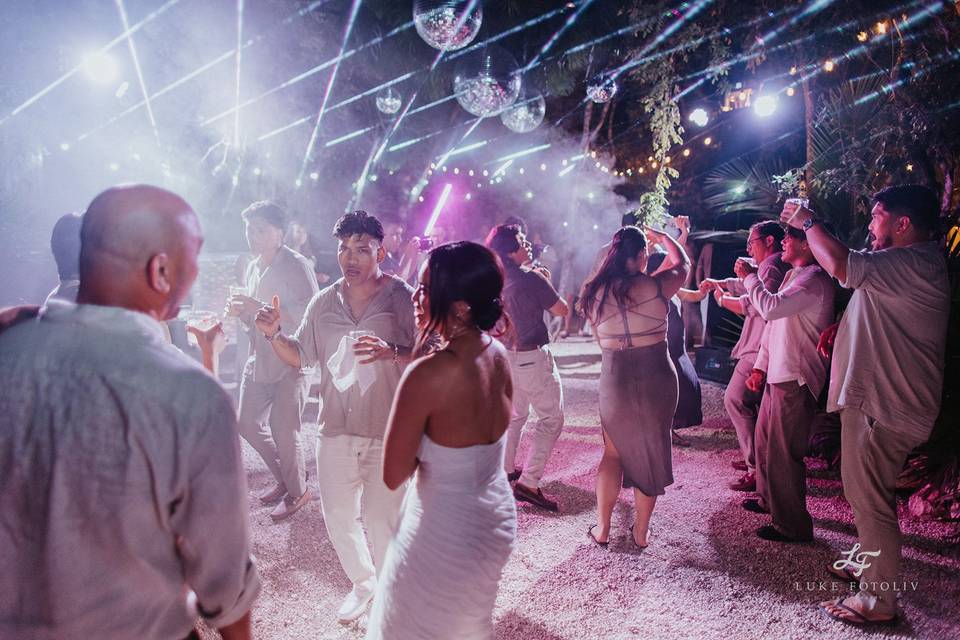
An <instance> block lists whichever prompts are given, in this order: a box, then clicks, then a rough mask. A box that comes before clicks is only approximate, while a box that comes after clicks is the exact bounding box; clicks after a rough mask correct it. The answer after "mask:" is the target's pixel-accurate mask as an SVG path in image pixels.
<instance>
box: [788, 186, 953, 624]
mask: <svg viewBox="0 0 960 640" xmlns="http://www.w3.org/2000/svg"><path fill="white" fill-rule="evenodd" d="M939 216H940V201H939V198H938V197H937V195H936V194H935V193H934V192H933V191H932V190H931V189H929V188H927V187H924V186H920V185H900V186H894V187H887V188H886V189H883V190H882V191H879V192H878V193H876V194H875V195H874V207H873V210H872V211H871V219H870V227H869V228H870V235H871V237H872V240H873V242H872V251H851V250H850V249H848V248H847V247H846V246H844V245H843V243H841V242H840V241H839V240H837V239H836V238H835V237H833V236H832V235H831V234H830V233H829V232H828V231H827V230H826V229H824V227H823V225H822V224H821V223H820V221H819V220H818V219H817V217H816V216H815V215H814V213H813V212H812V211H810V210H808V209H804V208H798V207H796V206H795V205H788V206H786V207H784V210H783V213H782V214H781V218H782V219H783V220H784V222H786V223H787V224H789V225H791V226H793V227H799V228H802V229H806V230H807V235H808V236H809V238H810V246H811V248H812V249H813V252H814V255H815V256H817V260H818V262H819V263H820V264H821V265H823V267H824V269H826V270H827V271H828V272H829V273H830V274H831V275H833V277H835V278H836V279H837V280H838V281H839V282H840V284H841V285H842V286H844V287H846V288H849V289H854V293H853V297H852V298H851V299H850V304H849V305H848V306H847V310H846V312H845V313H844V315H843V319H842V320H841V322H840V328H839V331H838V332H837V337H836V340H835V342H834V348H833V366H832V368H831V374H830V375H831V380H830V394H829V396H828V398H827V409H828V410H830V411H837V410H839V411H840V421H841V423H842V431H841V442H840V446H841V452H842V458H841V467H840V471H841V475H842V477H843V494H844V496H846V498H847V501H848V502H849V503H850V506H851V507H852V508H853V514H854V518H855V520H856V524H857V536H858V538H859V540H858V543H859V545H860V550H861V552H863V553H868V554H870V556H869V559H870V563H869V566H867V567H865V568H864V570H863V573H862V575H860V576H859V580H860V585H861V589H860V590H859V591H858V592H857V594H855V595H853V596H849V597H846V598H839V599H837V600H834V601H828V602H824V603H822V606H823V607H824V609H825V610H826V611H827V613H828V614H830V615H831V616H833V617H834V618H837V619H838V620H842V621H843V622H846V623H848V624H854V625H859V626H871V625H877V624H891V623H894V622H896V620H897V599H896V592H894V591H893V590H892V589H891V588H890V585H892V584H894V582H895V581H896V579H897V576H898V573H899V571H900V527H899V523H898V522H897V507H896V504H897V503H896V496H895V494H894V491H895V489H896V482H897V476H898V475H899V474H900V472H901V471H902V470H903V465H904V463H905V462H906V459H907V455H908V454H909V453H910V451H911V450H913V449H914V448H915V447H917V446H919V445H921V444H923V443H924V442H926V440H927V439H928V438H929V436H930V432H931V431H932V429H933V423H934V421H935V420H936V418H937V414H938V413H939V411H940V400H941V393H942V388H943V367H944V353H945V350H946V340H947V322H948V318H949V316H950V285H949V281H948V279H947V269H946V262H945V260H944V257H943V253H942V251H941V249H940V247H939V246H938V244H937V242H936V241H937V239H938V238H939V226H940V220H939ZM874 552H876V555H874ZM831 564H832V563H831ZM854 579H856V578H854Z"/></svg>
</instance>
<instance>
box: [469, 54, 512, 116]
mask: <svg viewBox="0 0 960 640" xmlns="http://www.w3.org/2000/svg"><path fill="white" fill-rule="evenodd" d="M521 84H522V80H521V78H520V74H519V69H518V67H517V61H516V60H514V58H513V56H512V55H510V54H509V53H507V52H506V51H504V50H503V49H501V48H500V47H485V48H483V49H481V50H479V51H475V52H474V53H472V54H470V55H467V56H464V58H463V59H462V60H461V61H460V62H459V63H458V64H457V67H456V70H455V71H454V76H453V93H454V95H455V96H456V97H457V102H459V103H460V106H461V107H463V108H464V109H466V110H467V111H469V112H470V113H472V114H473V115H475V116H480V117H481V118H484V117H487V116H495V115H497V114H499V113H500V112H502V111H503V110H504V109H506V108H507V107H509V106H510V105H512V104H513V103H514V102H516V100H517V96H519V95H520V86H521Z"/></svg>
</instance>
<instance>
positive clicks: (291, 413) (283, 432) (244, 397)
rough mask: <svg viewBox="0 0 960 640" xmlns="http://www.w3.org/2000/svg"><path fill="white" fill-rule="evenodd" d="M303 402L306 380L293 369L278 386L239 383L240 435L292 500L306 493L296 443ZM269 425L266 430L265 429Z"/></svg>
mask: <svg viewBox="0 0 960 640" xmlns="http://www.w3.org/2000/svg"><path fill="white" fill-rule="evenodd" d="M306 398H307V379H306V378H305V377H304V376H303V374H301V373H300V372H299V371H295V370H293V369H291V370H290V373H288V374H286V375H285V376H283V378H281V379H280V381H279V382H272V383H263V382H254V381H253V376H252V375H249V374H247V375H244V376H243V380H242V381H241V382H240V409H239V411H238V414H239V415H238V416H237V424H238V427H239V430H240V435H241V436H243V439H244V440H246V441H247V442H248V443H250V446H251V447H253V448H254V449H255V450H256V451H257V453H259V454H260V457H261V458H263V461H264V462H265V463H266V465H267V468H268V469H270V473H272V474H273V477H274V478H276V480H277V483H278V484H282V485H284V486H285V487H286V489H287V493H288V494H289V495H290V496H291V497H292V498H299V497H300V496H302V495H303V492H304V491H306V490H307V471H306V464H305V462H304V456H303V445H302V443H301V441H300V429H301V422H300V414H301V413H303V406H304V404H305V402H306ZM268 424H269V426H267V425H268Z"/></svg>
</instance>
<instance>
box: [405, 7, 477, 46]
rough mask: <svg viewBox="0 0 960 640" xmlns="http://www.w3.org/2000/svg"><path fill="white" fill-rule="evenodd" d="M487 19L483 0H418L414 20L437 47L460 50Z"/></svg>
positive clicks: (426, 37) (422, 32) (420, 32)
mask: <svg viewBox="0 0 960 640" xmlns="http://www.w3.org/2000/svg"><path fill="white" fill-rule="evenodd" d="M481 22H483V6H482V4H481V2H480V0H416V1H415V2H414V3H413V23H414V25H415V26H416V28H417V33H419V34H420V37H421V38H423V41H424V42H426V43H427V44H428V45H430V46H431V47H433V48H434V49H440V50H441V51H456V50H457V49H463V48H464V47H465V46H467V45H468V44H470V43H471V42H473V39H474V38H476V37H477V33H478V32H479V31H480V23H481Z"/></svg>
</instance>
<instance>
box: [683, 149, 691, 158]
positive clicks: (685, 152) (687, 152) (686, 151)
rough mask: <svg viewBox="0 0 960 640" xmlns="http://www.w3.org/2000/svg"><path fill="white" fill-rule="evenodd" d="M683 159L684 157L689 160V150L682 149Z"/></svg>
mask: <svg viewBox="0 0 960 640" xmlns="http://www.w3.org/2000/svg"><path fill="white" fill-rule="evenodd" d="M683 157H684V158H689V157H690V149H684V150H683Z"/></svg>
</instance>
